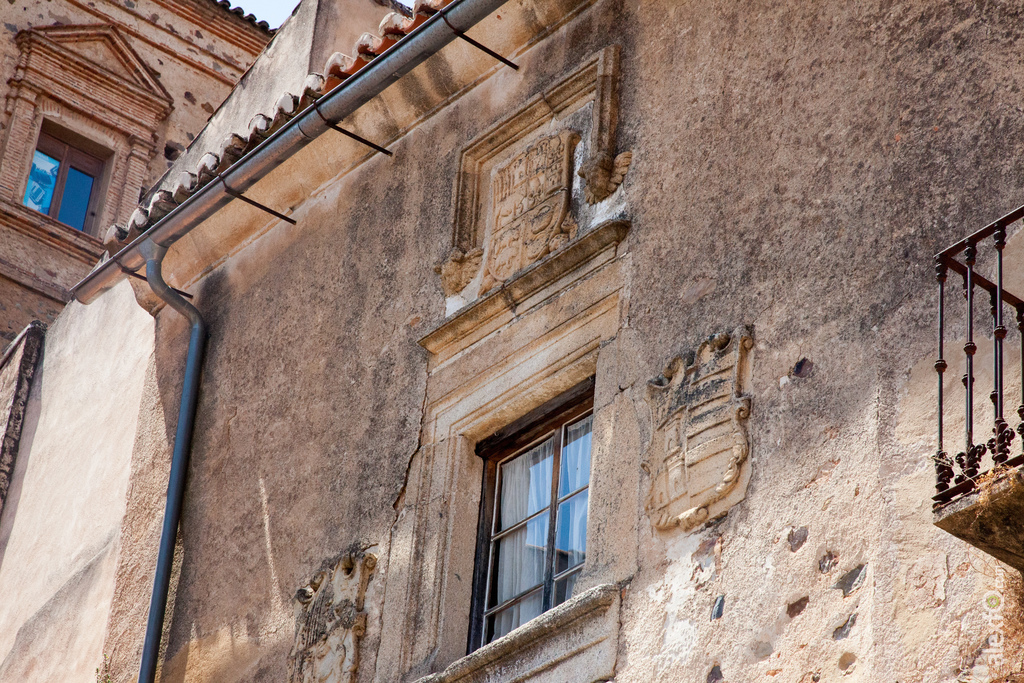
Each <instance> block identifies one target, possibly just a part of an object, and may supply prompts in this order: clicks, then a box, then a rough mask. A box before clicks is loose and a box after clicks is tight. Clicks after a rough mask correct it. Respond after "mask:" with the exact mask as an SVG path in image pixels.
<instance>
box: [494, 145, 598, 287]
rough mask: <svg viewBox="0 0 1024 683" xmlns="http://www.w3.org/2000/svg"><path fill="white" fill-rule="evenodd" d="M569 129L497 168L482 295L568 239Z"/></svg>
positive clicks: (570, 172)
mask: <svg viewBox="0 0 1024 683" xmlns="http://www.w3.org/2000/svg"><path fill="white" fill-rule="evenodd" d="M578 142H579V134H577V133H576V132H574V131H571V130H563V131H562V132H560V133H558V134H556V135H551V136H548V137H544V138H541V139H539V140H537V141H535V142H534V143H532V144H531V145H529V146H528V147H527V148H526V149H524V150H523V151H522V152H520V153H519V154H518V155H516V156H515V157H514V158H513V159H511V160H510V161H509V162H508V163H506V164H505V165H504V166H502V167H500V168H498V169H497V170H496V171H495V173H494V176H493V178H494V179H493V182H492V186H491V190H492V194H493V202H494V203H493V206H494V213H493V223H492V228H491V237H490V241H489V245H488V248H487V255H486V257H485V258H486V262H485V264H484V267H485V269H486V270H485V271H484V279H483V283H482V286H481V293H485V292H487V291H489V290H491V289H493V288H494V287H496V286H498V285H500V284H501V283H502V282H504V281H505V280H507V279H509V278H510V277H512V275H514V274H515V273H517V272H518V271H520V270H522V269H523V268H525V267H526V266H528V265H530V264H532V263H534V262H536V261H539V260H540V259H542V258H543V257H544V256H546V255H547V254H549V253H551V252H553V251H555V250H556V249H558V248H559V247H560V246H562V245H563V244H565V243H566V242H567V241H568V240H569V237H570V235H569V226H567V225H565V223H566V220H565V219H566V215H567V214H568V211H569V194H570V190H571V187H572V169H573V153H574V152H575V150H576V143H578Z"/></svg>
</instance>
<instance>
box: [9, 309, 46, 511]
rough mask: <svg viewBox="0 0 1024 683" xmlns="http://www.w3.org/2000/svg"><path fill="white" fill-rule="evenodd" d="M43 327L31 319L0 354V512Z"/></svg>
mask: <svg viewBox="0 0 1024 683" xmlns="http://www.w3.org/2000/svg"><path fill="white" fill-rule="evenodd" d="M45 336H46V327H45V326H44V325H43V324H42V323H40V322H33V323H32V324H30V325H29V326H28V327H26V328H25V330H24V331H23V332H22V333H21V334H20V335H19V336H18V337H17V338H15V340H14V341H13V342H11V344H10V345H9V346H8V347H7V349H6V352H5V353H4V354H3V355H2V356H0V406H4V407H5V408H6V410H5V412H0V430H2V432H0V437H2V440H0V512H2V511H3V508H4V502H5V501H6V500H7V491H8V488H9V487H10V485H11V475H12V474H13V473H14V464H15V460H16V459H17V457H18V447H19V445H20V444H21V435H22V428H23V427H24V421H25V407H26V406H27V405H28V395H29V392H30V391H31V389H32V378H33V377H34V376H35V373H36V368H37V367H38V366H39V359H40V358H41V357H42V354H43V338H44V337H45Z"/></svg>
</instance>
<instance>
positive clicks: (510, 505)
mask: <svg viewBox="0 0 1024 683" xmlns="http://www.w3.org/2000/svg"><path fill="white" fill-rule="evenodd" d="M554 444H555V440H554V439H553V438H551V439H548V440H547V441H545V442H544V443H542V444H540V445H537V446H534V447H533V448H531V449H530V450H528V451H526V452H525V453H523V454H522V455H519V456H517V457H515V458H513V459H512V460H509V461H508V462H506V463H503V464H502V466H501V491H500V492H499V495H500V501H499V510H498V522H497V525H496V528H497V529H498V530H499V531H500V530H502V529H507V528H509V527H510V526H513V525H515V524H517V523H519V522H521V521H523V520H524V519H526V518H527V517H529V516H530V515H532V514H533V513H535V512H539V511H540V510H543V509H544V508H546V507H547V506H548V505H549V504H550V502H551V468H552V463H553V462H554Z"/></svg>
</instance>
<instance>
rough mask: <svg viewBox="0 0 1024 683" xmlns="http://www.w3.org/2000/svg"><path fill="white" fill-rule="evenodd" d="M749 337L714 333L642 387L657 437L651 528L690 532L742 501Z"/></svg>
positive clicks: (651, 462) (649, 507)
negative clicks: (676, 529)
mask: <svg viewBox="0 0 1024 683" xmlns="http://www.w3.org/2000/svg"><path fill="white" fill-rule="evenodd" d="M753 345H754V343H753V332H752V330H751V329H750V328H747V327H741V328H739V329H737V330H736V331H735V332H733V333H732V334H731V335H730V334H726V333H720V334H716V335H714V336H713V337H711V338H709V339H708V340H707V341H706V342H704V343H703V344H701V345H700V347H698V349H697V350H696V351H695V352H694V353H693V354H692V355H690V356H689V357H688V358H686V359H685V360H684V359H683V358H682V357H677V358H674V359H673V360H672V362H670V363H669V365H668V367H667V368H666V369H665V372H664V373H663V374H662V375H661V376H659V377H658V378H657V379H654V380H652V381H650V382H648V400H649V401H650V403H651V408H652V414H653V416H654V426H655V432H654V436H653V438H652V443H651V457H650V458H649V460H648V462H649V467H650V468H651V469H650V472H651V493H650V497H649V499H648V502H647V511H648V514H649V515H650V516H651V519H652V522H653V523H654V526H655V528H657V529H660V530H666V529H671V528H676V527H678V528H681V529H682V530H684V531H690V530H692V529H694V528H696V527H697V526H699V525H700V524H703V523H704V522H706V521H708V520H709V519H713V518H715V517H718V516H720V515H722V514H724V513H725V512H726V511H727V510H728V509H729V508H730V507H731V506H733V505H735V504H736V503H738V502H739V501H741V500H743V498H744V497H745V496H746V481H747V480H748V479H749V472H748V471H747V469H748V468H747V467H746V463H747V459H748V457H749V454H750V439H749V436H748V434H747V419H748V418H749V417H750V400H751V399H750V396H749V395H748V394H746V393H745V392H746V390H747V389H748V388H749V385H750V351H751V349H752V348H753Z"/></svg>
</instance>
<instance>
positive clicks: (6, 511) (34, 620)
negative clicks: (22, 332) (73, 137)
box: [0, 284, 153, 683]
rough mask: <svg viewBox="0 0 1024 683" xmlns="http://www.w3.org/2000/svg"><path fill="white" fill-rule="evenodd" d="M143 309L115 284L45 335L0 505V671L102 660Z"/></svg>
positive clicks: (78, 676)
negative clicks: (42, 357) (5, 492)
mask: <svg viewBox="0 0 1024 683" xmlns="http://www.w3.org/2000/svg"><path fill="white" fill-rule="evenodd" d="M152 355H153V319H152V318H151V317H150V316H149V315H148V314H146V313H145V311H142V310H141V309H140V308H139V307H138V305H137V304H136V303H135V298H134V296H133V295H132V291H131V288H130V287H129V286H128V285H127V284H123V285H121V286H119V287H117V288H116V289H114V290H112V291H111V292H110V295H109V296H107V297H104V299H103V301H102V302H99V303H98V304H96V305H94V306H89V307H86V306H83V305H81V304H72V305H71V306H69V307H68V308H67V309H65V311H64V313H63V314H62V315H61V316H60V317H59V318H58V320H57V321H56V322H55V323H54V324H53V325H52V326H51V328H50V330H49V331H48V333H47V337H46V342H45V349H44V352H43V356H44V360H43V362H42V364H41V365H40V366H39V369H38V371H37V373H36V376H35V378H34V381H33V386H32V390H31V394H30V397H29V403H28V406H27V408H26V412H25V419H24V425H23V430H22V434H21V443H20V448H19V451H18V457H17V460H16V461H15V469H14V473H13V477H12V481H11V487H10V490H9V491H8V494H7V499H6V501H5V504H4V508H3V512H2V514H0V595H3V596H4V598H3V600H0V681H5V682H6V681H12V682H13V681H19V682H20V681H39V682H40V683H42V682H43V681H55V680H66V681H90V680H93V679H92V676H93V672H94V669H95V668H96V667H97V666H99V665H100V664H101V663H102V661H103V657H102V655H103V642H104V637H105V631H106V623H107V613H108V611H109V609H110V602H111V597H112V595H113V590H114V576H115V573H114V572H115V568H116V563H117V553H118V538H119V529H120V526H121V520H122V517H123V516H124V512H125V494H126V492H127V489H128V485H129V471H130V468H129V463H130V459H131V452H132V443H133V441H134V438H135V431H136V417H137V415H138V412H139V404H140V400H141V395H142V386H143V382H142V379H143V375H144V373H145V370H146V366H147V365H148V364H149V362H150V359H151V357H152Z"/></svg>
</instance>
